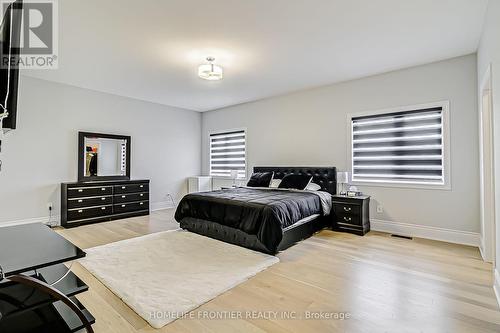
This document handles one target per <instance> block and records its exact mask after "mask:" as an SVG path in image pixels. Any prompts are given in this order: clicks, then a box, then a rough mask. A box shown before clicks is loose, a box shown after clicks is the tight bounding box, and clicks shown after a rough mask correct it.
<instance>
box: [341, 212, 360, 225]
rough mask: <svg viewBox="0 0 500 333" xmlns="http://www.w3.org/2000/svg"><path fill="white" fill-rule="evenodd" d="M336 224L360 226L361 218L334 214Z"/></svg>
mask: <svg viewBox="0 0 500 333" xmlns="http://www.w3.org/2000/svg"><path fill="white" fill-rule="evenodd" d="M335 217H336V220H337V222H338V223H344V224H355V225H361V224H362V223H361V217H360V216H356V215H348V214H335Z"/></svg>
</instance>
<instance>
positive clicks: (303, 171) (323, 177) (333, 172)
mask: <svg viewBox="0 0 500 333" xmlns="http://www.w3.org/2000/svg"><path fill="white" fill-rule="evenodd" d="M253 171H254V172H271V171H273V172H274V178H276V179H282V178H283V177H285V176H286V175H288V174H296V175H309V176H313V180H312V181H313V182H314V183H316V184H318V185H319V186H321V190H322V191H325V192H329V193H331V194H336V192H337V168H335V167H254V168H253Z"/></svg>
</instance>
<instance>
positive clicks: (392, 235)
mask: <svg viewBox="0 0 500 333" xmlns="http://www.w3.org/2000/svg"><path fill="white" fill-rule="evenodd" d="M391 237H396V238H404V239H410V240H412V239H413V237H410V236H403V235H395V234H391Z"/></svg>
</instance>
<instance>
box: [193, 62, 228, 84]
mask: <svg viewBox="0 0 500 333" xmlns="http://www.w3.org/2000/svg"><path fill="white" fill-rule="evenodd" d="M207 61H208V64H203V65H200V66H199V67H198V76H199V77H201V78H202V79H205V80H209V81H218V80H222V77H223V75H222V67H220V66H217V65H215V64H214V61H215V58H214V57H208V58H207Z"/></svg>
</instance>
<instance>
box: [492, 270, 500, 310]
mask: <svg viewBox="0 0 500 333" xmlns="http://www.w3.org/2000/svg"><path fill="white" fill-rule="evenodd" d="M493 272H494V273H493V274H494V279H493V290H494V291H495V296H496V297H497V303H498V305H500V272H498V269H497V268H495V269H494V270H493Z"/></svg>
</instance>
